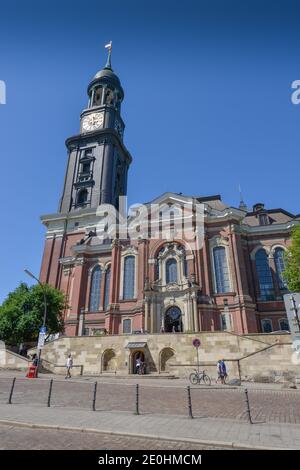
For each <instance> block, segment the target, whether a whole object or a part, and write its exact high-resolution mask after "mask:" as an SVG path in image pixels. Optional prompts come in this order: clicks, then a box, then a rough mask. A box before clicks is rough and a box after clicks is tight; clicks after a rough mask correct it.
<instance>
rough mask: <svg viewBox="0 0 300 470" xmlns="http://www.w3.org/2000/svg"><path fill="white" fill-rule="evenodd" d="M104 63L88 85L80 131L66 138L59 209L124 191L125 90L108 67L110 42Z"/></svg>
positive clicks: (110, 200)
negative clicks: (122, 113)
mask: <svg viewBox="0 0 300 470" xmlns="http://www.w3.org/2000/svg"><path fill="white" fill-rule="evenodd" d="M105 47H106V48H107V49H108V57H107V62H106V65H105V67H104V68H103V69H102V70H100V71H99V72H97V73H96V75H95V76H94V78H93V79H92V81H91V82H90V84H89V85H88V89H87V93H88V104H87V107H86V109H84V110H83V111H82V113H81V115H80V133H79V134H78V135H75V136H73V137H70V138H68V139H67V141H66V146H67V149H68V154H69V155H68V165H67V171H66V178H65V184H64V189H63V195H62V198H61V204H60V212H64V213H66V212H71V211H75V210H82V209H86V208H95V209H96V208H97V207H98V206H99V204H112V205H114V206H115V207H116V208H118V200H119V196H124V195H126V192H127V172H128V168H129V165H130V163H131V161H132V158H131V156H130V154H129V152H128V150H127V149H126V147H125V145H124V143H123V135H124V128H125V124H124V122H123V120H122V118H121V103H122V101H123V99H124V91H123V88H122V86H121V83H120V80H119V78H118V76H117V75H116V74H115V73H114V71H113V69H112V67H111V51H112V42H111V41H110V43H109V44H107V45H106V46H105Z"/></svg>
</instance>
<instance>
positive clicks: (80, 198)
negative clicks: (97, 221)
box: [77, 189, 88, 206]
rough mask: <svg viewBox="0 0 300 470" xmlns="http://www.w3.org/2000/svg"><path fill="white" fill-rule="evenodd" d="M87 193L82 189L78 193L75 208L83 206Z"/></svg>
mask: <svg viewBox="0 0 300 470" xmlns="http://www.w3.org/2000/svg"><path fill="white" fill-rule="evenodd" d="M87 198H88V192H87V189H82V190H81V191H79V193H78V196H77V206H84V205H85V204H86V202H87Z"/></svg>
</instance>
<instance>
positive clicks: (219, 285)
mask: <svg viewBox="0 0 300 470" xmlns="http://www.w3.org/2000/svg"><path fill="white" fill-rule="evenodd" d="M213 258H214V268H215V279H216V292H217V293H218V294H222V293H224V292H229V291H230V280H229V271H228V264H227V259H226V250H225V247H224V246H216V247H215V248H214V250H213Z"/></svg>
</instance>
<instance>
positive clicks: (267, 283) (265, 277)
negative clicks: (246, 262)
mask: <svg viewBox="0 0 300 470" xmlns="http://www.w3.org/2000/svg"><path fill="white" fill-rule="evenodd" d="M255 264H256V271H257V275H258V281H259V290H260V298H261V300H274V284H273V278H272V273H271V270H270V266H269V260H268V256H267V253H266V252H265V250H263V249H262V248H261V249H260V250H258V252H257V253H256V255H255Z"/></svg>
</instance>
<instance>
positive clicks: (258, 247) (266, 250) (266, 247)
mask: <svg viewBox="0 0 300 470" xmlns="http://www.w3.org/2000/svg"><path fill="white" fill-rule="evenodd" d="M259 250H265V252H266V254H267V257H268V258H269V257H270V254H271V247H270V246H267V245H258V246H256V247H255V248H254V249H253V250H252V251H251V253H250V258H251V260H252V261H255V257H256V253H257V252H258V251H259Z"/></svg>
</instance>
